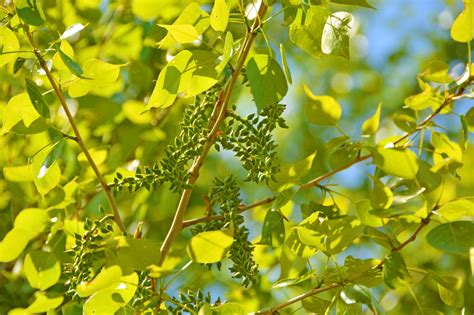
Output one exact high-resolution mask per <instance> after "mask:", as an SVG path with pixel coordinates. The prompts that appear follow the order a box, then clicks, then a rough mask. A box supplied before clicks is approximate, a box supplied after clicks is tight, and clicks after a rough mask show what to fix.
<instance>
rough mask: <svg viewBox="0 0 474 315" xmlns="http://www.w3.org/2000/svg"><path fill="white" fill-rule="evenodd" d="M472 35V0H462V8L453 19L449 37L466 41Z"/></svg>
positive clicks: (473, 10) (462, 41)
mask: <svg viewBox="0 0 474 315" xmlns="http://www.w3.org/2000/svg"><path fill="white" fill-rule="evenodd" d="M473 36H474V5H473V3H472V0H464V10H463V11H462V12H461V13H460V14H459V15H458V16H457V18H456V20H454V23H453V26H452V27H451V37H452V38H453V39H454V40H455V41H457V42H460V43H467V42H470V41H471V40H472V38H473Z"/></svg>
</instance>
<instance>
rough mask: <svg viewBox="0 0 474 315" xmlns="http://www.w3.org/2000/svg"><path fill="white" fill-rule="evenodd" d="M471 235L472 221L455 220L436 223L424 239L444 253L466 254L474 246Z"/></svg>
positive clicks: (473, 225)
mask: <svg viewBox="0 0 474 315" xmlns="http://www.w3.org/2000/svg"><path fill="white" fill-rule="evenodd" d="M473 235H474V223H473V222H468V221H456V222H451V223H445V224H441V225H438V226H437V227H435V228H434V229H432V230H431V231H430V232H429V233H428V235H426V240H427V241H428V243H429V244H430V245H431V246H433V247H434V248H436V249H438V250H440V251H443V252H445V253H449V254H462V255H467V254H468V253H469V249H470V248H471V247H474V238H473V237H472V236H473Z"/></svg>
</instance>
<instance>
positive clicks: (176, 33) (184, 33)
mask: <svg viewBox="0 0 474 315" xmlns="http://www.w3.org/2000/svg"><path fill="white" fill-rule="evenodd" d="M158 26H160V27H163V28H165V29H166V30H167V31H168V32H169V34H170V35H171V36H172V37H173V38H174V40H175V41H177V42H178V43H181V44H187V43H192V42H194V41H195V40H197V39H198V37H199V34H198V32H197V30H196V29H195V28H194V26H192V25H189V24H180V25H164V24H158Z"/></svg>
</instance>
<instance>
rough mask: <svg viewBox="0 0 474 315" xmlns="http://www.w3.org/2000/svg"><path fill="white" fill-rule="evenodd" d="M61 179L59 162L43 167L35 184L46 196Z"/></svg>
mask: <svg viewBox="0 0 474 315" xmlns="http://www.w3.org/2000/svg"><path fill="white" fill-rule="evenodd" d="M60 180H61V170H60V168H59V165H58V163H54V164H53V165H51V167H49V168H45V167H41V169H40V171H39V174H38V175H37V176H36V178H35V186H36V189H37V190H38V192H39V193H40V194H41V195H43V196H44V195H46V194H47V193H48V192H50V191H51V190H52V189H53V188H55V187H56V186H58V184H59V181H60Z"/></svg>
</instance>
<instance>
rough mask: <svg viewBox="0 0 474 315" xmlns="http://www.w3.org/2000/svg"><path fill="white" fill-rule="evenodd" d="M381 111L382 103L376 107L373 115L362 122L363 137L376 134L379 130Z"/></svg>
mask: <svg viewBox="0 0 474 315" xmlns="http://www.w3.org/2000/svg"><path fill="white" fill-rule="evenodd" d="M381 109H382V103H380V104H379V105H378V106H377V110H376V111H375V114H373V115H372V116H371V117H370V118H368V119H367V120H366V121H364V123H363V124H362V134H363V135H366V136H370V135H373V134H375V133H376V132H377V130H378V129H379V124H380V113H381Z"/></svg>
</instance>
